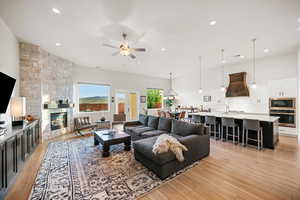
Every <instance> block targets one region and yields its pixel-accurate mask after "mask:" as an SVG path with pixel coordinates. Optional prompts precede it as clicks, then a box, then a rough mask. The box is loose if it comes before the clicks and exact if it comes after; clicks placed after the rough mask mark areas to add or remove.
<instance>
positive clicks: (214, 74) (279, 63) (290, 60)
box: [174, 52, 297, 113]
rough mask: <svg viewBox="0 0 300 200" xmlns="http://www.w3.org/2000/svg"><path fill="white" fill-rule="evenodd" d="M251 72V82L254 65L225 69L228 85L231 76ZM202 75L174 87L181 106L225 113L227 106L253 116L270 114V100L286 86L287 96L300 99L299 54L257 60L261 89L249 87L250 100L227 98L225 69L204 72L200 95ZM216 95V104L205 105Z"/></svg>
mask: <svg viewBox="0 0 300 200" xmlns="http://www.w3.org/2000/svg"><path fill="white" fill-rule="evenodd" d="M235 72H247V82H248V83H249V84H250V83H251V81H252V67H251V63H250V62H247V63H243V64H236V65H231V66H226V67H225V78H226V79H225V82H226V86H227V85H228V77H229V76H228V74H231V73H235ZM199 76H200V75H199V72H193V73H190V74H187V75H183V76H181V77H178V78H176V79H175V81H174V82H175V83H174V87H175V90H176V91H177V92H178V93H179V98H180V99H179V103H180V104H184V105H204V107H206V108H211V109H212V110H224V109H225V106H226V104H227V105H229V107H230V110H243V111H246V112H252V113H268V104H269V103H268V100H269V98H270V97H277V96H278V94H277V93H278V92H277V91H278V90H280V89H281V87H285V89H287V90H288V92H287V93H286V96H289V97H297V53H296V52H293V53H288V54H285V55H277V56H273V57H265V58H263V59H259V60H257V63H256V82H257V88H256V89H253V88H251V87H250V85H248V86H249V89H250V97H233V98H225V92H222V91H221V90H220V87H221V85H222V70H221V67H213V68H207V69H205V70H204V73H203V77H204V80H203V93H202V94H201V95H200V94H199V93H198V89H199V84H200V83H199ZM279 87H280V88H279ZM204 95H209V96H212V102H210V103H204V102H203V96H204Z"/></svg>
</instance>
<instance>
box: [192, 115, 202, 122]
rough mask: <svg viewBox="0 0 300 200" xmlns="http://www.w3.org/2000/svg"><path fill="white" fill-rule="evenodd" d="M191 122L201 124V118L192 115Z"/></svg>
mask: <svg viewBox="0 0 300 200" xmlns="http://www.w3.org/2000/svg"><path fill="white" fill-rule="evenodd" d="M192 122H193V123H195V124H201V116H200V115H192Z"/></svg>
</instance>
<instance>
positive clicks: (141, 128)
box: [131, 126, 154, 135]
mask: <svg viewBox="0 0 300 200" xmlns="http://www.w3.org/2000/svg"><path fill="white" fill-rule="evenodd" d="M152 130H154V128H151V127H147V126H144V127H137V128H134V129H131V132H133V133H134V134H137V135H140V134H141V133H144V132H146V131H152Z"/></svg>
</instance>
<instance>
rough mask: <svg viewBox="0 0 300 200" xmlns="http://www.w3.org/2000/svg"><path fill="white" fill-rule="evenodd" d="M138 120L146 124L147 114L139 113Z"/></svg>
mask: <svg viewBox="0 0 300 200" xmlns="http://www.w3.org/2000/svg"><path fill="white" fill-rule="evenodd" d="M139 122H141V123H142V124H143V125H145V126H146V125H147V123H148V116H147V115H143V114H139Z"/></svg>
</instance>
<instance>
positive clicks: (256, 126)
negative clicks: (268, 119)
mask: <svg viewBox="0 0 300 200" xmlns="http://www.w3.org/2000/svg"><path fill="white" fill-rule="evenodd" d="M249 130H251V131H255V132H256V134H257V137H256V138H249ZM244 137H246V144H245V145H246V146H247V145H248V141H249V140H251V141H255V142H257V149H258V150H261V149H262V148H263V144H264V143H263V130H262V127H261V126H260V123H259V121H258V120H249V119H244V120H243V143H244Z"/></svg>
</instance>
